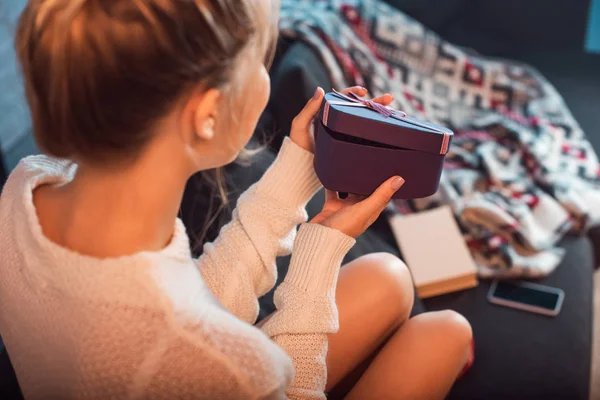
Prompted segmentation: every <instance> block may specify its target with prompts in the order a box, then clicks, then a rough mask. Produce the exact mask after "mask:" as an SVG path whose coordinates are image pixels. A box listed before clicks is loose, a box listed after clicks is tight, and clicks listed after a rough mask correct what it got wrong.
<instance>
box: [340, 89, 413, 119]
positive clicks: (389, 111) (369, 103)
mask: <svg viewBox="0 0 600 400" xmlns="http://www.w3.org/2000/svg"><path fill="white" fill-rule="evenodd" d="M333 92H334V93H335V94H336V95H337V96H338V97H341V98H343V99H344V100H347V101H349V102H351V103H346V102H343V101H330V103H331V104H336V105H341V106H355V107H361V106H362V107H367V108H370V109H371V110H373V111H376V112H378V113H379V114H381V115H383V116H384V117H385V118H389V117H394V116H395V117H400V118H404V117H406V113H405V112H404V111H398V110H394V109H393V108H390V107H386V106H384V105H383V104H379V103H376V102H374V101H373V100H367V99H363V98H362V97H360V96H358V95H357V94H356V93H352V92H350V93H348V94H347V95H345V94H343V93H340V92H338V91H337V90H335V89H333ZM352 103H354V104H352Z"/></svg>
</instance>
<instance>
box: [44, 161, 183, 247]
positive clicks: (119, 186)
mask: <svg viewBox="0 0 600 400" xmlns="http://www.w3.org/2000/svg"><path fill="white" fill-rule="evenodd" d="M185 181H186V179H185V174H182V171H177V162H174V163H173V162H171V163H168V162H167V163H159V162H157V161H156V160H155V161H153V162H150V160H147V161H146V162H144V161H140V162H139V163H136V165H135V166H133V167H129V168H123V169H118V168H111V169H110V170H108V171H107V170H105V169H97V168H91V167H88V166H83V165H81V166H80V167H79V168H78V170H77V172H76V174H75V177H74V179H73V180H72V181H71V182H69V183H68V184H65V185H63V186H60V187H42V188H40V189H39V190H37V191H36V192H35V193H34V201H35V204H36V209H37V212H38V216H39V218H40V223H41V224H42V229H43V231H44V234H45V235H46V236H48V238H49V239H51V240H53V241H55V242H56V243H58V244H60V245H62V246H65V247H67V248H70V249H72V250H75V251H77V252H79V253H82V254H87V255H91V256H95V257H103V258H104V257H118V256H123V255H130V254H135V253H137V252H140V251H145V250H147V251H158V250H161V249H163V248H164V247H165V246H166V245H167V244H168V243H169V241H170V240H171V237H172V235H173V232H174V226H175V219H176V218H177V213H178V210H179V206H180V203H181V198H182V196H183V191H184V188H185Z"/></svg>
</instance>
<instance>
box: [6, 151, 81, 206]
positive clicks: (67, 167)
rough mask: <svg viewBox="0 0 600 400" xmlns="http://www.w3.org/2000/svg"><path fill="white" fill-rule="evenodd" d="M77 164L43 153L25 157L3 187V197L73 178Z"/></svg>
mask: <svg viewBox="0 0 600 400" xmlns="http://www.w3.org/2000/svg"><path fill="white" fill-rule="evenodd" d="M76 169H77V165H76V164H75V163H74V162H72V161H70V160H65V159H58V158H53V157H48V156H46V155H43V154H38V155H33V156H29V157H25V158H23V159H22V160H21V161H20V162H19V163H18V164H17V166H16V167H15V169H14V170H13V171H12V172H11V173H10V175H9V176H8V179H7V181H6V184H5V185H4V187H3V189H2V198H5V197H9V196H11V195H16V194H17V193H22V192H23V191H25V190H27V189H29V190H31V188H33V187H35V186H39V185H40V184H43V183H46V182H49V181H52V182H59V181H67V180H70V179H72V178H73V175H74V174H75V170H76Z"/></svg>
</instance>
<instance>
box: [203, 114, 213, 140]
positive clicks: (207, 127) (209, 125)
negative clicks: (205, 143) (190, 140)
mask: <svg viewBox="0 0 600 400" xmlns="http://www.w3.org/2000/svg"><path fill="white" fill-rule="evenodd" d="M202 130H203V131H204V134H205V135H206V137H209V138H212V137H213V135H214V133H215V119H214V118H213V117H209V118H208V119H207V120H206V121H204V126H203V127H202Z"/></svg>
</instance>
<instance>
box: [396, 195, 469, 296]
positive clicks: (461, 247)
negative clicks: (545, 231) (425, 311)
mask: <svg viewBox="0 0 600 400" xmlns="http://www.w3.org/2000/svg"><path fill="white" fill-rule="evenodd" d="M390 224H391V227H392V230H393V232H394V235H395V237H396V241H397V242H398V246H399V247H400V250H401V251H402V255H403V256H404V261H405V262H406V264H407V265H408V267H409V269H410V271H411V274H412V276H413V281H414V283H415V286H416V287H417V291H419V288H422V289H423V290H422V292H423V293H424V294H429V296H427V297H430V296H431V293H435V294H441V293H448V292H451V291H455V290H460V289H465V288H468V287H473V286H476V285H477V279H476V273H477V270H476V266H475V262H474V261H473V258H472V257H471V254H470V253H469V249H468V248H467V246H466V244H465V241H464V239H463V236H462V234H461V232H460V229H459V228H458V225H457V224H456V221H455V220H454V215H453V214H452V210H451V209H450V207H447V206H445V207H440V208H436V209H433V210H430V211H425V212H421V213H416V214H410V215H406V216H404V215H396V216H394V217H392V218H391V219H390ZM470 277H472V278H470Z"/></svg>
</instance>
